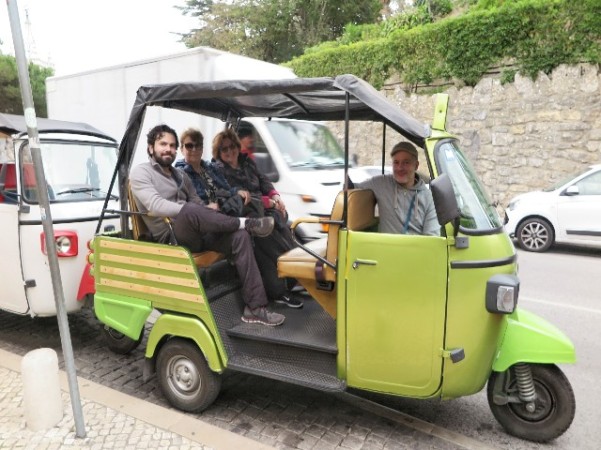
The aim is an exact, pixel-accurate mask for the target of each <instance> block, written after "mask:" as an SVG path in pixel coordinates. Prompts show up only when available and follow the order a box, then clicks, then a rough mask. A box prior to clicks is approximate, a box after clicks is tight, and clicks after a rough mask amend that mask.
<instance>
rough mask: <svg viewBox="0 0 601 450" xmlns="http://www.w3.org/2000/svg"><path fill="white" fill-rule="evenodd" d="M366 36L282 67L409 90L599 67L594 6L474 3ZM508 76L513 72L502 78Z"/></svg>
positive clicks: (586, 0) (534, 0) (549, 0)
mask: <svg viewBox="0 0 601 450" xmlns="http://www.w3.org/2000/svg"><path fill="white" fill-rule="evenodd" d="M485 6H486V7H485ZM387 26H388V27H389V25H384V24H382V26H381V27H380V28H381V29H385V28H386V27H387ZM366 29H367V28H366ZM368 30H369V33H370V34H369V36H373V37H371V38H369V39H365V36H367V32H366V33H365V34H363V35H361V34H360V33H359V32H358V31H357V30H353V29H351V30H350V33H351V34H350V35H349V36H352V37H353V39H354V40H353V39H350V38H349V39H348V40H349V41H350V42H349V43H348V44H346V45H342V43H341V42H342V41H343V39H344V37H343V38H341V39H340V40H339V41H338V42H337V43H336V45H331V44H326V43H324V44H321V45H320V47H318V48H317V49H313V50H312V51H311V52H307V53H305V54H304V55H302V56H300V57H298V58H295V59H293V60H292V61H290V62H289V63H287V64H286V65H287V66H289V67H291V68H292V69H293V70H294V72H295V73H296V74H297V75H299V76H335V75H338V74H342V73H349V72H350V73H354V74H355V75H358V76H360V77H362V78H365V79H367V80H368V81H370V82H371V83H372V84H374V85H376V86H381V85H382V83H383V82H384V81H385V80H386V79H388V78H390V77H391V76H392V75H398V77H399V78H400V79H401V81H403V82H404V83H406V84H407V85H409V86H413V85H416V84H424V83H425V84H427V83H431V82H432V81H434V80H443V81H460V82H463V83H465V84H467V85H475V84H476V83H477V82H478V81H479V80H480V79H481V77H482V76H483V75H484V74H485V73H486V72H487V70H488V69H489V68H490V67H492V66H495V65H502V64H503V63H505V62H508V61H509V62H511V63H512V64H513V65H514V66H515V67H517V71H519V72H520V73H522V74H525V75H528V76H531V77H536V75H537V74H538V73H539V72H540V71H542V72H545V73H549V72H550V71H551V70H553V68H555V67H556V66H558V65H559V64H564V63H566V64H572V63H577V62H592V63H599V62H601V2H600V1H599V0H581V1H571V0H513V1H503V0H480V1H479V2H478V5H477V6H476V7H474V8H472V9H470V10H469V11H468V12H466V13H465V14H464V15H461V16H458V17H447V18H445V19H442V20H438V21H436V22H433V23H420V24H418V25H415V26H407V27H405V26H399V27H397V28H395V29H393V30H387V31H386V32H384V31H382V30H380V33H378V30H377V29H371V28H369V29H368ZM360 35H361V36H362V37H363V39H361V40H357V36H360ZM510 76H511V77H514V76H515V73H514V74H513V75H511V74H510V73H507V74H505V75H504V77H505V78H506V79H509V77H510Z"/></svg>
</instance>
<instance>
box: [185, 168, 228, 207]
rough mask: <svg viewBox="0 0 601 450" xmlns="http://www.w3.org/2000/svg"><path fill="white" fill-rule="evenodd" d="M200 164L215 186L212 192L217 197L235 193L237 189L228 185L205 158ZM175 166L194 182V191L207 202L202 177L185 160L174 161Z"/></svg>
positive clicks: (207, 195)
mask: <svg viewBox="0 0 601 450" xmlns="http://www.w3.org/2000/svg"><path fill="white" fill-rule="evenodd" d="M200 165H201V166H202V168H203V169H204V171H205V172H206V174H207V175H208V176H209V177H211V179H212V180H213V183H214V185H215V188H216V189H217V190H218V192H215V193H214V194H215V195H216V196H218V197H228V196H232V195H236V193H237V192H238V190H237V189H236V188H233V187H231V186H230V185H229V183H228V182H227V181H226V179H225V177H224V176H223V175H222V174H221V172H219V171H218V170H217V169H216V168H215V166H214V165H213V164H212V163H208V162H206V161H205V160H202V161H201V162H200ZM175 167H178V168H180V169H182V170H183V171H184V172H186V174H187V175H188V177H190V179H191V180H192V184H194V188H195V189H196V193H197V194H198V196H199V197H200V198H201V199H202V201H203V202H205V203H209V193H208V192H207V189H206V188H205V186H204V184H203V183H202V179H201V177H200V175H199V174H198V173H197V172H196V171H195V170H194V169H193V168H192V166H191V165H190V164H188V163H187V162H186V161H185V160H183V159H180V160H177V161H176V162H175Z"/></svg>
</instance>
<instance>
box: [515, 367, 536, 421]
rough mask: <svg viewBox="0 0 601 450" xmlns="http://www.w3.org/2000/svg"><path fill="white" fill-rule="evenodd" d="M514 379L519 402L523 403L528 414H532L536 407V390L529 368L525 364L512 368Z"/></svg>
mask: <svg viewBox="0 0 601 450" xmlns="http://www.w3.org/2000/svg"><path fill="white" fill-rule="evenodd" d="M513 370H514V373H515V379H516V381H517V385H518V394H519V397H520V400H521V401H522V402H524V403H525V406H526V410H527V411H528V412H531V413H532V412H534V411H535V410H536V405H535V404H534V401H535V400H536V390H535V388H534V380H533V379H532V371H531V370H530V366H529V365H528V364H525V363H519V364H516V365H515V366H514V367H513Z"/></svg>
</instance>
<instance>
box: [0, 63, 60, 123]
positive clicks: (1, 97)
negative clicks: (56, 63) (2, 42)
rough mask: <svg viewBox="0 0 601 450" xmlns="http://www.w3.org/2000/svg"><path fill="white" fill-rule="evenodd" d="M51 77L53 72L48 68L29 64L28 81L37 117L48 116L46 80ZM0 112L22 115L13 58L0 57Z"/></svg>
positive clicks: (21, 103) (19, 90) (15, 65)
mask: <svg viewBox="0 0 601 450" xmlns="http://www.w3.org/2000/svg"><path fill="white" fill-rule="evenodd" d="M52 75H54V70H52V69H50V68H48V67H42V66H38V65H36V64H29V79H30V82H31V89H32V93H33V101H34V104H35V109H36V114H37V115H38V117H47V116H48V107H47V105H46V78H48V77H50V76H52ZM0 112H3V113H9V114H23V102H22V100H21V89H20V87H19V76H18V72H17V63H16V61H15V58H14V56H8V55H0Z"/></svg>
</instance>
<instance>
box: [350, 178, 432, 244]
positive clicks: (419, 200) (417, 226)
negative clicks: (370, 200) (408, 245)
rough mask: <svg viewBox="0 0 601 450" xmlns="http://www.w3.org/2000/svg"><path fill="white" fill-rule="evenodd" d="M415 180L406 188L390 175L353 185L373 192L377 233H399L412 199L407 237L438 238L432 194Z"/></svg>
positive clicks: (423, 184) (421, 183) (424, 185)
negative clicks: (378, 224) (424, 236)
mask: <svg viewBox="0 0 601 450" xmlns="http://www.w3.org/2000/svg"><path fill="white" fill-rule="evenodd" d="M415 177H416V183H415V184H414V185H413V186H412V187H411V188H409V189H406V188H404V187H402V186H401V185H400V184H399V183H397V182H396V181H395V179H394V176H393V175H392V174H387V175H379V176H376V177H373V178H370V179H369V180H366V181H364V182H362V183H357V184H356V187H358V188H362V189H371V190H372V191H374V194H375V196H376V201H377V202H378V211H379V214H380V227H379V231H380V232H381V233H403V228H404V225H405V221H406V220H407V215H408V212H409V208H410V205H411V201H412V199H413V198H414V197H415V200H414V205H413V210H412V212H411V217H410V219H409V226H408V229H407V234H425V235H429V236H440V225H439V224H438V218H437V217H436V210H435V209H434V200H433V199H432V193H431V192H430V189H428V187H427V186H426V184H425V183H424V181H423V180H422V179H421V178H419V176H418V175H417V174H416V175H415Z"/></svg>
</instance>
